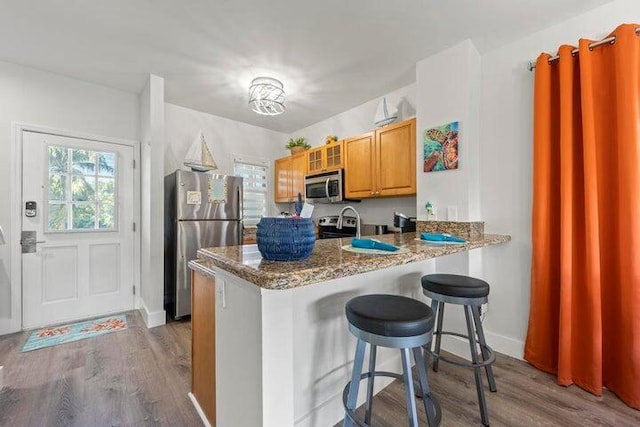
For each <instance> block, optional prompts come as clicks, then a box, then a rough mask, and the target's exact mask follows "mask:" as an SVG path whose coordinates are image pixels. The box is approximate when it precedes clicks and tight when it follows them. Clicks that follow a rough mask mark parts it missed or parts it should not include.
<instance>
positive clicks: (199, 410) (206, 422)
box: [187, 392, 211, 427]
mask: <svg viewBox="0 0 640 427" xmlns="http://www.w3.org/2000/svg"><path fill="white" fill-rule="evenodd" d="M187 396H189V400H191V403H193V406H194V408H196V412H197V413H198V415H199V416H200V419H201V420H202V424H204V425H205V426H206V427H211V423H210V422H209V420H208V419H207V417H206V416H205V415H204V411H203V410H202V408H201V407H200V404H199V403H198V400H197V399H196V397H195V396H194V395H193V393H191V392H189V393H187Z"/></svg>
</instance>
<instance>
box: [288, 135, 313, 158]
mask: <svg viewBox="0 0 640 427" xmlns="http://www.w3.org/2000/svg"><path fill="white" fill-rule="evenodd" d="M285 148H286V149H288V150H289V151H291V154H296V153H299V152H301V151H304V150H308V149H309V148H311V145H310V144H309V143H308V142H307V138H305V137H303V136H301V137H298V138H291V139H290V140H289V142H288V143H287V145H286V146H285Z"/></svg>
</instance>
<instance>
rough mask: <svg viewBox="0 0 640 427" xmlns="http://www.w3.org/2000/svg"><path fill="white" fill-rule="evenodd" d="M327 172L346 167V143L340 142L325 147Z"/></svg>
mask: <svg viewBox="0 0 640 427" xmlns="http://www.w3.org/2000/svg"><path fill="white" fill-rule="evenodd" d="M324 151H325V153H326V155H325V159H326V160H325V165H326V170H333V169H341V168H343V167H344V142H343V141H338V142H335V143H333V144H328V145H325V146H324Z"/></svg>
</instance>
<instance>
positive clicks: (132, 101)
mask: <svg viewBox="0 0 640 427" xmlns="http://www.w3.org/2000/svg"><path fill="white" fill-rule="evenodd" d="M14 122H21V123H28V124H34V125H40V126H45V127H50V128H56V129H66V130H74V131H77V132H84V133H90V134H95V135H101V136H108V137H115V138H123V139H129V140H137V139H138V97H137V96H136V95H133V94H129V93H125V92H121V91H118V90H114V89H109V88H106V87H103V86H98V85H94V84H91V83H86V82H82V81H79V80H75V79H70V78H67V77H63V76H60V75H57V74H52V73H46V72H42V71H39V70H35V69H32V68H28V67H23V66H19V65H14V64H10V63H6V62H1V61H0V225H1V226H2V228H3V229H4V231H5V236H6V238H7V245H4V246H0V334H2V333H7V332H9V331H10V330H18V329H19V328H20V326H21V325H20V322H21V320H20V317H19V314H20V313H18V312H17V311H16V310H15V308H14V309H13V310H12V309H11V305H10V304H11V301H12V300H13V301H14V304H15V303H17V305H18V307H19V306H20V292H19V290H20V283H19V282H18V283H15V284H14V287H16V290H17V292H13V293H12V292H11V285H10V277H11V273H12V268H13V267H15V266H17V268H20V259H19V256H18V257H16V259H11V254H10V248H15V246H16V245H18V244H19V241H20V236H19V235H14V234H13V232H12V230H11V192H12V191H13V190H14V189H13V188H12V180H11V175H10V173H11V161H12V144H13V140H12V123H14ZM37 166H38V167H40V165H37ZM14 184H15V185H20V183H19V182H17V183H14ZM14 208H17V207H15V206H14ZM16 210H17V209H16Z"/></svg>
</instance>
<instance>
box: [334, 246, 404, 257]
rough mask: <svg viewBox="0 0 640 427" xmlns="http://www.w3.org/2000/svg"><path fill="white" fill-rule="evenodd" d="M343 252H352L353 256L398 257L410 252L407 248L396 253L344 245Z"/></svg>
mask: <svg viewBox="0 0 640 427" xmlns="http://www.w3.org/2000/svg"><path fill="white" fill-rule="evenodd" d="M342 249H343V250H345V251H347V252H353V253H354V254H366V255H398V254H406V253H408V252H411V251H410V250H409V249H407V248H402V247H401V248H400V249H398V250H397V251H393V252H392V251H381V250H380V249H365V248H354V247H353V246H351V245H344V246H343V247H342Z"/></svg>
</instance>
